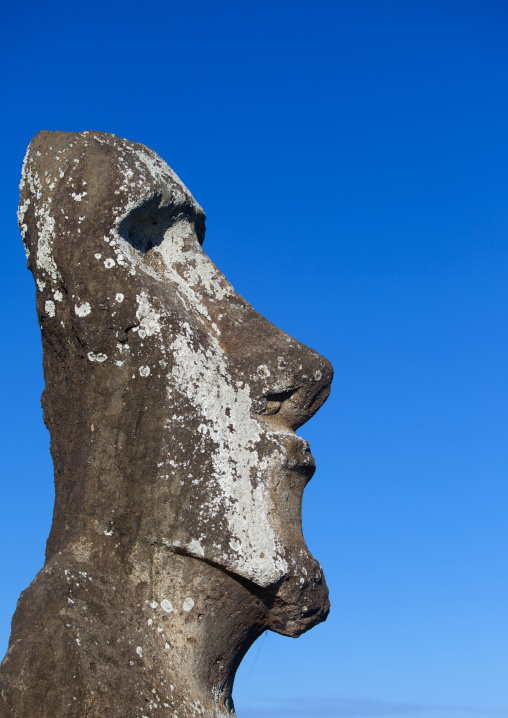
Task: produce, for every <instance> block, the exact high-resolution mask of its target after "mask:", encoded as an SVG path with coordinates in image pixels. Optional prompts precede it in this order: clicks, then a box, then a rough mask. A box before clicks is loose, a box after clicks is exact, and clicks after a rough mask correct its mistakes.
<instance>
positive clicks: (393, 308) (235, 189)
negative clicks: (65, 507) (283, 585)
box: [0, 0, 508, 718]
mask: <svg viewBox="0 0 508 718" xmlns="http://www.w3.org/2000/svg"><path fill="white" fill-rule="evenodd" d="M1 15H2V17H1V18H0V19H1V22H0V27H1V30H0V33H1V38H0V39H1V42H0V56H1V63H0V64H1V67H2V74H3V78H2V87H3V96H4V112H3V113H2V115H1V119H0V123H1V126H2V136H3V138H4V140H3V143H4V149H3V152H2V172H1V176H0V181H1V183H2V185H1V194H0V197H1V200H0V201H1V208H0V210H1V211H0V223H1V236H2V238H3V239H2V241H3V247H4V252H5V255H4V259H3V261H2V263H1V264H0V273H1V282H0V292H1V302H2V319H3V331H2V334H1V336H2V351H1V353H0V362H1V364H2V371H1V377H2V381H1V391H2V406H3V411H2V413H1V417H0V420H1V422H2V428H1V435H2V439H3V457H2V459H3V460H2V465H3V478H2V501H1V503H0V512H1V513H0V545H1V546H2V551H1V559H0V586H1V591H0V652H1V653H3V651H4V650H5V649H6V647H7V640H8V635H9V630H10V628H9V623H10V619H11V616H12V613H13V611H14V609H15V605H16V600H17V598H18V596H19V594H20V592H21V591H22V590H23V589H24V588H25V587H26V586H27V585H28V584H29V583H30V581H31V580H32V578H33V577H34V576H35V574H36V573H37V571H38V570H39V569H40V568H41V566H42V563H43V557H44V545H45V540H46V537H47V534H48V532H49V526H50V522H51V511H52V501H53V495H52V491H53V488H52V485H53V484H52V482H53V479H52V465H51V460H50V456H49V450H48V447H49V437H48V433H47V431H46V429H45V428H44V425H43V423H42V416H41V409H40V403H39V399H40V394H41V391H42V388H43V377H42V368H41V346H40V335H39V329H38V326H37V321H36V315H35V302H34V296H35V291H34V285H33V280H32V277H31V275H30V274H29V272H28V271H27V269H26V263H25V257H24V252H23V249H22V245H21V239H20V236H19V231H18V228H17V224H16V216H15V211H16V207H17V203H18V198H19V194H18V182H19V175H20V170H21V162H22V159H23V156H24V153H25V150H26V147H27V145H28V143H29V142H30V139H31V138H32V136H33V135H34V134H35V133H36V132H38V131H39V130H41V129H49V130H66V131H83V130H86V129H88V130H102V131H105V132H112V133H114V134H117V135H119V136H122V137H127V138H128V139H130V140H134V141H137V142H142V143H143V144H146V145H148V146H150V147H152V148H153V149H154V150H155V151H156V152H158V153H159V154H160V155H161V156H162V157H163V158H164V159H165V160H166V161H167V162H168V163H169V164H170V165H171V167H172V168H173V169H174V170H175V171H176V172H177V174H178V175H179V176H180V177H181V178H182V180H183V181H184V182H185V184H187V186H188V187H189V189H190V190H191V191H192V192H193V194H194V196H195V197H196V199H197V200H198V201H199V202H200V203H201V204H202V206H203V207H204V209H205V211H206V213H207V228H208V229H207V238H206V240H205V245H204V248H205V250H206V251H207V252H208V254H209V255H210V257H211V258H212V259H213V261H214V262H215V263H216V264H217V265H218V266H219V268H220V269H221V270H222V271H223V272H224V274H225V275H226V277H227V278H228V279H229V280H230V281H231V282H232V284H233V285H234V287H235V289H236V290H237V291H239V292H240V293H241V294H242V295H243V296H245V297H246V298H247V299H248V300H249V302H251V304H253V306H254V307H255V308H256V309H257V310H258V311H259V312H261V313H263V314H264V315H265V316H267V317H268V318H269V319H270V320H271V321H272V322H274V323H275V324H276V325H277V326H279V327H281V328H282V329H284V330H285V331H287V332H288V333H290V334H292V335H294V336H295V337H296V338H297V339H299V340H300V341H302V342H304V343H305V344H308V345H310V346H312V347H313V348H315V349H317V350H318V351H319V352H320V353H322V354H324V355H325V356H327V357H328V358H329V359H330V360H331V361H332V363H333V364H334V366H335V370H336V376H335V381H334V385H333V390H332V394H331V397H330V399H329V400H328V402H327V404H326V405H325V406H324V407H323V409H322V410H321V411H320V412H319V413H318V414H317V415H316V416H315V417H314V418H313V419H312V421H311V422H310V423H309V424H308V425H306V426H304V427H302V428H301V429H300V430H299V434H300V435H302V436H304V437H305V438H307V439H309V441H310V443H311V447H312V451H313V454H314V456H315V458H316V462H317V466H318V469H317V472H316V475H315V477H314V479H313V481H312V482H311V484H310V485H309V486H308V488H307V489H306V495H305V498H304V535H305V537H306V539H307V543H308V545H309V547H310V549H311V550H312V552H313V553H314V555H315V556H316V557H317V558H318V559H319V560H320V561H321V563H322V564H323V566H324V568H325V571H326V576H327V580H328V584H329V587H330V593H331V600H332V612H331V614H330V617H329V619H328V621H327V622H326V623H325V624H323V625H321V626H318V627H317V628H315V629H314V630H312V631H311V632H309V633H308V634H306V635H304V636H302V637H301V638H299V639H298V640H293V639H289V638H283V637H281V636H277V635H275V634H264V635H263V636H262V637H261V638H260V639H259V640H258V641H257V642H256V644H254V646H253V647H252V648H251V650H250V651H249V653H248V655H247V657H246V658H245V660H244V662H243V664H242V666H241V667H240V669H239V672H238V674H237V680H236V684H235V690H234V698H235V704H236V708H237V714H238V718H257V717H258V716H261V717H263V718H276V717H277V718H282V717H284V718H311V716H320V718H338V717H339V716H340V717H341V718H353V717H355V716H364V717H370V716H373V717H374V716H386V717H387V718H390V717H392V716H393V717H395V716H396V717H397V718H405V717H407V718H410V717H412V716H424V717H426V716H429V718H455V716H457V717H458V718H460V717H461V716H472V717H475V716H476V717H477V718H488V717H489V716H508V680H507V673H508V559H507V553H508V552H507V549H508V529H507V505H508V501H507V500H508V482H507V478H508V447H507V428H508V381H507V369H508V331H507V310H508V284H507V277H508V245H507V230H508V208H507V196H508V192H507V190H508V87H507V85H508V79H507V78H508V42H507V35H508V5H507V3H506V2H501V1H491V0H483V1H476V0H475V1H473V2H471V1H469V0H461V2H458V1H455V0H439V1H437V0H426V1H424V0H406V1H405V2H402V1H397V0H383V1H381V0H378V1H374V0H365V1H364V0H344V1H341V0H336V1H335V2H333V1H325V0H314V2H312V3H311V2H309V1H307V2H302V0H272V1H271V2H266V1H265V0H260V1H254V0H252V1H248V0H235V1H232V0H231V1H230V2H226V1H224V0H208V1H204V0H201V1H193V0H186V1H183V0H180V2H172V1H171V0H169V1H166V2H159V3H157V2H155V3H140V2H138V3H136V2H131V1H130V0H124V1H123V2H121V3H120V2H116V1H113V2H107V1H103V2H96V0H92V1H91V2H88V3H81V4H72V3H63V2H51V1H49V2H46V3H40V2H38V3H35V2H33V1H32V0H28V1H27V2H24V3H13V2H11V3H8V4H7V3H6V4H4V6H3V10H2V11H1Z"/></svg>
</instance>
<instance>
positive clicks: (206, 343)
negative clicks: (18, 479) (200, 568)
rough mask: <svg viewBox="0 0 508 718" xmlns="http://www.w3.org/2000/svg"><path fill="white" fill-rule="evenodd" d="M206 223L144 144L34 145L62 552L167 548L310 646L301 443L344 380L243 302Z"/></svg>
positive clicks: (32, 186) (24, 219)
mask: <svg viewBox="0 0 508 718" xmlns="http://www.w3.org/2000/svg"><path fill="white" fill-rule="evenodd" d="M38 153H40V154H38ZM33 195H38V196H39V197H42V201H41V199H39V207H42V208H43V209H41V210H40V211H39V214H38V216H31V214H30V213H31V212H33V211H34V210H33V202H32V203H31V200H30V197H31V196H33ZM57 205H58V208H59V212H58V213H57V212H56V211H55V207H56V206H57ZM28 218H29V219H30V221H29V219H28ZM204 219H205V216H204V213H203V211H202V209H201V207H200V206H199V205H198V204H197V203H196V202H195V200H194V199H193V197H192V196H191V194H190V193H189V192H188V190H187V189H186V187H185V186H184V185H183V184H182V183H181V181H180V180H179V179H178V177H177V176H176V175H175V174H174V173H173V172H172V170H171V169H170V168H169V167H168V166H167V165H166V164H165V162H163V161H162V160H161V159H160V158H159V157H158V156H157V155H156V154H155V153H154V152H153V151H152V150H150V149H148V148H146V147H144V146H142V145H138V144H134V143H131V142H128V141H126V140H122V139H118V138H116V137H114V136H112V135H106V134H103V133H94V132H87V133H83V134H81V135H74V134H68V133H40V135H38V136H37V138H36V139H35V140H34V142H33V143H32V146H31V150H30V152H29V154H28V155H27V160H26V162H25V167H24V174H23V181H22V201H21V209H20V224H21V226H22V230H23V228H24V229H25V234H26V236H25V237H24V240H25V246H26V248H27V254H28V261H29V266H30V268H31V269H32V271H33V272H34V276H35V278H36V282H37V285H38V288H39V291H38V292H37V294H38V311H39V315H40V319H41V324H42V327H43V341H45V342H46V344H45V373H46V380H47V381H48V377H52V380H53V383H54V384H55V383H57V384H59V386H60V390H59V393H58V391H57V392H53V395H52V396H49V395H48V397H46V399H45V401H44V410H45V420H46V423H47V424H48V427H49V428H50V431H51V433H52V452H53V457H54V461H55V469H56V471H55V475H56V477H57V481H56V505H55V522H54V526H53V530H52V535H51V537H50V542H49V545H48V551H50V552H51V550H53V551H56V550H57V549H59V550H60V549H61V547H62V546H64V545H66V546H67V545H71V544H76V545H77V544H78V543H79V542H82V541H83V540H84V539H83V537H86V540H88V541H93V540H94V538H93V537H94V536H96V535H100V536H101V537H103V536H107V537H112V539H113V538H114V539H115V540H118V541H120V542H121V543H122V545H123V546H124V547H125V552H126V553H131V554H132V553H134V552H135V551H136V545H137V543H139V542H140V541H144V542H146V541H148V542H151V543H152V544H156V545H157V546H164V547H167V549H168V550H169V551H176V552H178V553H182V554H185V555H189V556H193V557H195V558H196V559H200V560H204V561H206V562H208V563H212V564H214V565H216V566H217V567H219V568H221V569H223V570H226V571H228V572H231V573H233V574H235V575H236V576H238V577H240V578H241V579H242V580H245V581H246V582H249V583H250V584H251V585H252V589H253V590H254V591H265V592H268V593H270V594H271V595H272V596H273V597H274V605H273V609H272V611H271V619H270V620H271V625H270V626H269V627H270V628H272V629H273V630H276V631H279V632H281V633H286V634H290V635H297V634H299V633H301V632H302V631H304V630H306V629H308V628H310V627H311V626H312V625H314V624H315V623H317V622H319V621H320V620H323V618H324V617H326V614H327V612H328V606H329V604H328V599H327V591H326V585H325V583H324V579H323V574H322V569H321V567H320V565H319V564H318V563H317V562H316V561H315V559H314V558H313V557H312V556H311V554H310V553H309V551H308V549H307V547H306V544H305V541H304V539H303V536H302V531H301V501H302V495H303V490H304V487H305V484H306V483H307V482H308V480H309V479H310V478H311V476H312V474H313V473H314V469H315V466H314V460H313V458H312V455H311V454H310V450H309V446H308V443H307V442H306V441H305V440H304V439H302V438H300V437H298V436H297V435H296V434H295V430H296V429H297V428H298V427H299V426H301V425H302V424H303V423H304V422H306V421H307V420H308V419H309V418H310V417H311V416H312V415H313V414H314V413H315V412H316V411H317V410H318V409H319V407H320V406H321V405H322V404H323V402H324V401H325V399H326V398H327V396H328V393H329V387H330V383H331V380H332V368H331V365H330V364H329V362H328V361H327V360H326V359H324V358H323V357H321V356H320V355H319V354H317V353H316V352H314V351H313V350H312V349H309V348H308V347H305V346H304V345H302V344H300V343H299V342H297V341H296V340H294V339H292V338H291V337H289V336H288V335H287V334H285V333H284V332H282V331H280V330H279V329H277V328H276V327H274V326H273V325H272V324H270V323H269V322H268V321H267V320H266V319H265V318H264V317H262V316H260V315H259V314H257V313H256V312H255V311H254V310H253V309H252V307H251V306H250V305H249V304H248V303H247V302H246V301H245V300H244V299H243V298H242V297H240V296H239V295H238V294H237V293H236V292H235V291H234V289H233V287H232V286H231V285H230V284H229V283H228V282H227V281H226V279H225V278H224V277H223V275H222V274H221V273H220V272H219V271H218V270H217V268H216V267H215V265H214V264H213V263H212V262H211V261H210V259H209V258H208V257H207V256H206V254H205V253H204V252H203V250H202V248H201V243H202V241H203V238H204ZM30 222H31V224H30ZM34 223H35V225H34ZM27 225H28V227H29V226H37V235H36V234H35V233H33V232H32V233H31V232H30V231H27ZM63 330H64V331H63ZM69 402H73V403H74V406H75V412H74V414H73V420H72V421H68V420H67V421H66V425H65V426H64V425H63V424H62V422H63V418H62V417H63V416H64V412H63V411H62V406H63V405H64V404H65V405H66V406H67V408H68V405H69ZM71 413H72V412H71ZM64 435H65V439H66V441H65V447H64V444H63V443H62V441H61V440H60V439H59V437H61V436H64ZM69 447H72V449H71V450H69ZM83 517H88V518H86V519H84V518H83ZM73 518H74V520H73Z"/></svg>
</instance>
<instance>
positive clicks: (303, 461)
mask: <svg viewBox="0 0 508 718" xmlns="http://www.w3.org/2000/svg"><path fill="white" fill-rule="evenodd" d="M294 439H295V441H291V442H288V447H287V448H288V456H287V460H286V462H285V466H284V468H285V469H286V470H289V471H291V472H294V473H298V474H301V475H303V476H304V477H305V478H306V481H310V479H311V478H312V476H313V475H314V472H315V471H316V462H315V460H314V457H313V456H312V454H311V453H310V446H309V442H308V441H306V440H305V439H302V438H301V437H300V436H296V434H295V435H294Z"/></svg>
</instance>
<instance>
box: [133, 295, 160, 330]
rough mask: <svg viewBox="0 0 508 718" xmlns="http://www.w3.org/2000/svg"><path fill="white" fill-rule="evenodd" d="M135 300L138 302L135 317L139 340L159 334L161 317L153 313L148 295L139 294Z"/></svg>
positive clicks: (155, 312)
mask: <svg viewBox="0 0 508 718" xmlns="http://www.w3.org/2000/svg"><path fill="white" fill-rule="evenodd" d="M136 300H137V302H138V308H137V310H136V317H137V319H138V321H139V327H138V332H139V336H140V337H141V339H144V338H145V337H151V336H153V335H154V334H159V333H160V330H161V324H160V318H161V315H160V313H159V312H157V311H155V309H154V308H153V306H152V305H151V303H150V300H149V298H148V294H147V293H146V292H141V294H138V295H137V296H136Z"/></svg>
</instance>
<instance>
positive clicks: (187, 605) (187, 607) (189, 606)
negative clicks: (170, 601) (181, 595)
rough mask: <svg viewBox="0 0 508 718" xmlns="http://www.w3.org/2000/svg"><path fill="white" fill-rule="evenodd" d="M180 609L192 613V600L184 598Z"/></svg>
mask: <svg viewBox="0 0 508 718" xmlns="http://www.w3.org/2000/svg"><path fill="white" fill-rule="evenodd" d="M182 608H183V610H184V611H187V612H189V611H192V609H193V608H194V601H193V600H192V598H186V599H185V601H184V602H183V603H182Z"/></svg>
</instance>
